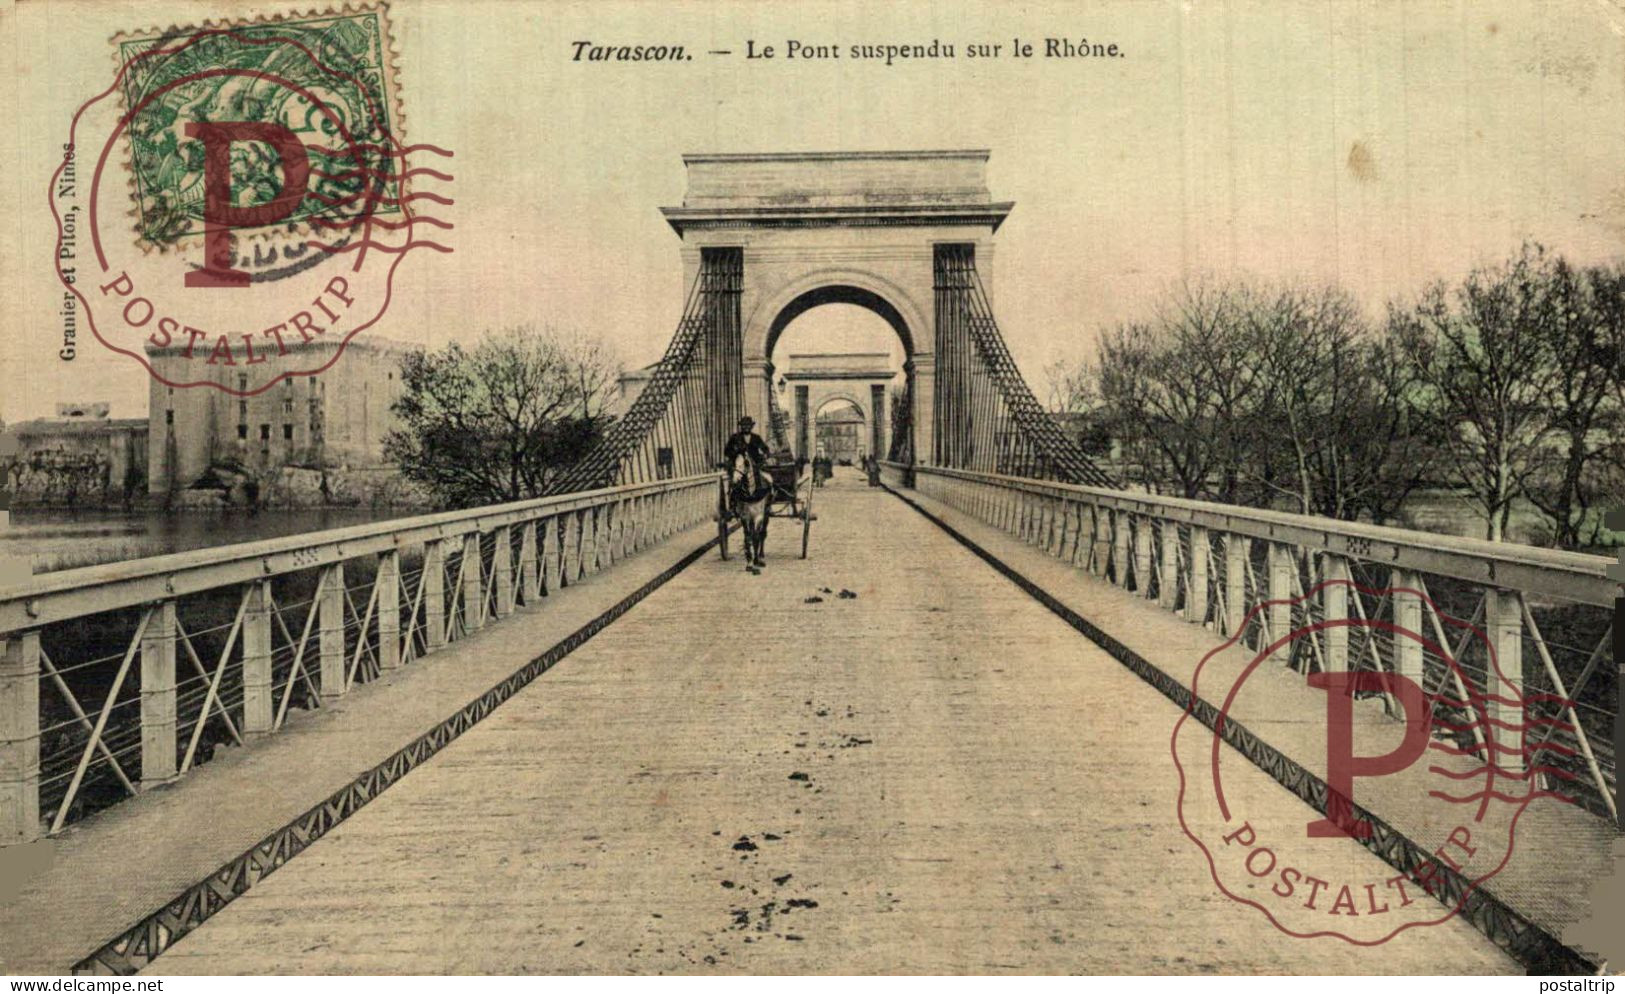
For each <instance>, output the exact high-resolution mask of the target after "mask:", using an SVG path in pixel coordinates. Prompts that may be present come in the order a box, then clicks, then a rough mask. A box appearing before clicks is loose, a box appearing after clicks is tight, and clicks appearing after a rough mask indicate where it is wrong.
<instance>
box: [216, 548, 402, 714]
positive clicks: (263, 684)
mask: <svg viewBox="0 0 1625 994" xmlns="http://www.w3.org/2000/svg"><path fill="white" fill-rule="evenodd" d="M381 636H382V633H381V632H380V638H381ZM274 697H275V695H274V694H273V693H272V691H271V581H270V580H256V581H254V582H252V583H250V584H249V585H248V601H247V603H246V604H245V605H244V607H243V731H244V732H245V733H247V734H250V735H256V734H264V733H266V732H269V731H271V726H272V720H273V719H272V716H273V715H274V714H275V706H274V703H273V698H274Z"/></svg>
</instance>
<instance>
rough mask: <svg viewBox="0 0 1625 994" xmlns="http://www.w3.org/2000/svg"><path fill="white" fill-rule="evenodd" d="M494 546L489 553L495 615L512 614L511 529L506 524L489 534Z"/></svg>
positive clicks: (504, 616) (499, 616)
mask: <svg viewBox="0 0 1625 994" xmlns="http://www.w3.org/2000/svg"><path fill="white" fill-rule="evenodd" d="M491 537H492V538H493V539H495V540H496V546H495V548H494V549H493V551H492V553H491V585H492V586H494V587H496V588H497V589H496V590H495V593H496V616H497V617H498V618H506V617H507V616H508V615H510V614H513V529H512V528H510V527H509V526H507V525H503V526H502V527H501V528H498V529H497V530H496V532H495V533H494V534H493V535H492V536H491Z"/></svg>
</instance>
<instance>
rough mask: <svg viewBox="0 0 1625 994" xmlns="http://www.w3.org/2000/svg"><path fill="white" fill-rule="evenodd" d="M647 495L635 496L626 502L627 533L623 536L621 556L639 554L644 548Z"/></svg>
mask: <svg viewBox="0 0 1625 994" xmlns="http://www.w3.org/2000/svg"><path fill="white" fill-rule="evenodd" d="M647 500H648V498H646V497H633V498H632V499H630V500H628V501H627V502H626V508H627V514H626V534H625V535H623V536H621V557H622V558H623V559H624V558H627V557H630V556H635V555H637V554H638V553H639V552H640V551H642V549H643V511H644V508H645V506H646V504H645V501H647Z"/></svg>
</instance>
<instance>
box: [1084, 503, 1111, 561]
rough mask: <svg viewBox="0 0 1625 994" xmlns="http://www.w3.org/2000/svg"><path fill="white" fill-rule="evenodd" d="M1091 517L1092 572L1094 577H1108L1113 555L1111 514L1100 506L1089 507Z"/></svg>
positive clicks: (1092, 505)
mask: <svg viewBox="0 0 1625 994" xmlns="http://www.w3.org/2000/svg"><path fill="white" fill-rule="evenodd" d="M1089 517H1090V520H1091V521H1092V526H1091V527H1090V529H1089V532H1090V534H1089V544H1090V545H1091V546H1092V547H1093V552H1092V553H1091V559H1092V562H1091V563H1090V567H1089V568H1090V571H1091V572H1092V573H1094V575H1096V576H1099V577H1104V576H1105V575H1106V566H1107V561H1108V560H1109V559H1110V558H1111V554H1112V522H1111V512H1110V511H1108V510H1107V509H1106V508H1105V507H1103V506H1101V505H1099V504H1091V505H1089Z"/></svg>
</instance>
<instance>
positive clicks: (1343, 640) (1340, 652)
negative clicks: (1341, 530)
mask: <svg viewBox="0 0 1625 994" xmlns="http://www.w3.org/2000/svg"><path fill="white" fill-rule="evenodd" d="M1320 563H1321V569H1320V580H1321V583H1323V584H1324V586H1323V587H1321V588H1320V612H1321V620H1322V621H1325V622H1328V623H1329V627H1327V628H1326V629H1325V635H1326V661H1325V662H1326V670H1327V671H1328V672H1330V673H1347V672H1348V668H1349V630H1348V629H1347V628H1344V627H1342V626H1341V625H1339V624H1336V623H1337V622H1342V621H1347V620H1348V616H1349V588H1348V585H1347V584H1346V583H1343V582H1340V581H1345V580H1347V579H1348V578H1349V565H1348V560H1346V559H1344V558H1343V557H1342V556H1338V555H1334V554H1332V553H1330V552H1328V553H1324V554H1322V556H1321V560H1320Z"/></svg>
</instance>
